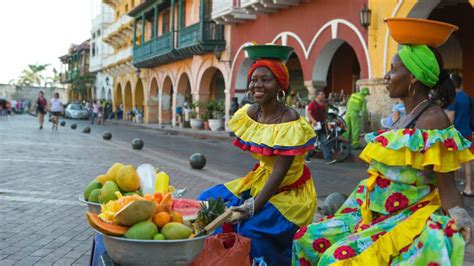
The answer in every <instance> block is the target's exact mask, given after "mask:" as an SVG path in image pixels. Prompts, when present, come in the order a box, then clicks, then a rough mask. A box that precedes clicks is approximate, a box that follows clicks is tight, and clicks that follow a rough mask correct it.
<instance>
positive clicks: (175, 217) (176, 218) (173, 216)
mask: <svg viewBox="0 0 474 266" xmlns="http://www.w3.org/2000/svg"><path fill="white" fill-rule="evenodd" d="M170 216H171V221H172V222H177V223H184V219H183V215H182V214H181V213H179V212H172V213H171V215H170Z"/></svg>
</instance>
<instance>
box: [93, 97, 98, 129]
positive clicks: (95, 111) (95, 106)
mask: <svg viewBox="0 0 474 266" xmlns="http://www.w3.org/2000/svg"><path fill="white" fill-rule="evenodd" d="M98 116H99V104H98V103H97V101H96V100H94V101H93V102H92V116H91V124H94V121H95V119H96V118H97V117H98Z"/></svg>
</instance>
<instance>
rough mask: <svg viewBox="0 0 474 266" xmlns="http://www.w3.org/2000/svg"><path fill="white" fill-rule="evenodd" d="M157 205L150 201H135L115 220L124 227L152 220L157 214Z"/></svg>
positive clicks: (115, 216)
mask: <svg viewBox="0 0 474 266" xmlns="http://www.w3.org/2000/svg"><path fill="white" fill-rule="evenodd" d="M155 208H156V204H155V203H154V202H152V201H148V200H134V201H132V202H130V203H128V204H127V205H126V206H125V207H123V208H121V209H120V210H119V211H118V212H117V213H115V215H114V220H115V221H117V222H118V223H119V224H122V225H128V226H130V225H134V224H136V223H137V222H141V221H144V220H148V219H150V218H151V217H152V216H153V214H154V213H155Z"/></svg>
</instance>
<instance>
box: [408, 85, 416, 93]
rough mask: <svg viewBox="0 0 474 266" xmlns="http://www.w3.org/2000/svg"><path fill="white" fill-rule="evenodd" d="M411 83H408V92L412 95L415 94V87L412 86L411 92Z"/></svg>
mask: <svg viewBox="0 0 474 266" xmlns="http://www.w3.org/2000/svg"><path fill="white" fill-rule="evenodd" d="M411 85H413V84H410V86H409V87H408V94H411V95H412V96H415V94H416V89H415V88H413V93H412V92H411Z"/></svg>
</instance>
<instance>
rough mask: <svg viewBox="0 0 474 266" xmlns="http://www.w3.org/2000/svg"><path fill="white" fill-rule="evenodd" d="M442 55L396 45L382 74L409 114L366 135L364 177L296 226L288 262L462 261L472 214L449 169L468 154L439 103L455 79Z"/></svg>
mask: <svg viewBox="0 0 474 266" xmlns="http://www.w3.org/2000/svg"><path fill="white" fill-rule="evenodd" d="M427 31H429V29H427ZM446 39H447V38H446ZM441 60H442V59H441V56H440V55H439V53H438V54H437V52H436V51H435V50H434V49H430V48H429V47H428V46H427V45H406V44H404V45H401V48H400V50H398V52H397V54H396V55H395V56H394V57H393V59H392V62H391V69H390V71H389V72H388V73H387V74H386V75H385V81H386V84H387V90H388V91H389V96H390V98H400V99H401V100H402V101H403V103H404V104H405V108H406V111H407V113H408V114H407V115H406V116H405V117H404V118H403V119H401V120H399V121H398V122H397V123H396V124H395V125H394V126H393V127H392V129H391V130H385V131H378V132H373V133H370V134H367V135H366V140H367V142H368V145H367V147H366V148H365V149H364V150H363V151H362V153H361V154H360V158H361V159H362V160H364V161H365V162H366V163H368V164H369V169H368V171H367V172H368V173H369V178H368V179H365V180H362V181H361V182H360V183H359V185H358V186H357V187H356V189H355V190H354V191H353V192H352V194H351V195H350V196H349V198H348V199H347V200H346V201H345V202H344V204H343V205H342V206H341V207H340V208H339V210H338V211H337V212H336V213H335V215H334V216H332V217H327V218H326V219H323V220H322V221H321V222H318V223H314V224H311V225H309V226H307V227H303V228H301V229H300V230H299V231H298V232H297V233H296V235H295V237H294V239H295V240H294V242H293V265H463V260H464V249H465V245H467V244H469V242H470V240H471V231H472V220H471V218H470V216H469V214H468V213H467V211H466V210H465V209H464V205H463V202H462V198H461V195H460V194H459V192H458V191H457V188H456V183H455V181H454V171H455V170H456V169H458V168H459V166H460V165H461V164H462V163H464V162H467V161H469V160H472V158H473V155H472V154H471V152H470V151H469V145H470V143H469V142H468V141H467V140H466V139H464V138H463V137H462V135H461V134H460V133H459V131H457V130H456V129H455V128H454V127H452V126H451V123H450V121H449V119H448V117H447V116H446V114H445V113H444V111H443V109H442V108H445V106H447V105H448V104H449V102H450V100H451V99H452V98H453V96H454V86H453V85H452V82H451V81H450V80H449V75H448V74H447V72H446V71H445V70H443V63H442V61H441ZM431 92H433V95H436V97H434V98H432V99H431V100H430V96H429V95H430V93H431ZM437 103H442V104H441V105H437Z"/></svg>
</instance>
